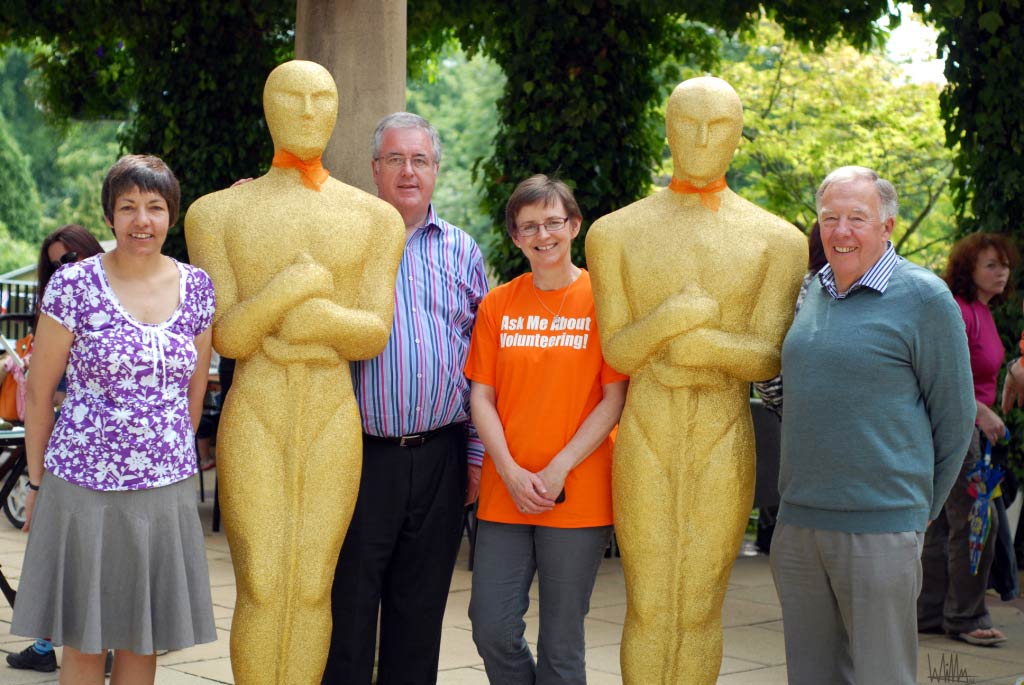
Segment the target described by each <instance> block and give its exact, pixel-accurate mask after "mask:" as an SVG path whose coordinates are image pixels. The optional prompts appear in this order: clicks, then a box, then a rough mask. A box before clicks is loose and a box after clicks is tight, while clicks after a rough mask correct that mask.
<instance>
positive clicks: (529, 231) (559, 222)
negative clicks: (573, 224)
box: [516, 216, 569, 238]
mask: <svg viewBox="0 0 1024 685" xmlns="http://www.w3.org/2000/svg"><path fill="white" fill-rule="evenodd" d="M567 221H569V217H567V216H551V217H548V218H547V219H546V220H545V221H544V223H542V224H523V225H522V226H516V235H521V236H523V237H524V238H529V237H530V236H533V235H537V233H538V231H540V227H541V226H543V227H544V228H546V229H547V231H548V233H554V232H556V231H561V230H562V229H563V228H565V224H566V222H567Z"/></svg>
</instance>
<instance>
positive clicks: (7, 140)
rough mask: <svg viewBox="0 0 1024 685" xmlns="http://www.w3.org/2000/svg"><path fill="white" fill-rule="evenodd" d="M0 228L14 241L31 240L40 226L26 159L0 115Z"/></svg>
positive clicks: (37, 200) (33, 183) (36, 196)
mask: <svg viewBox="0 0 1024 685" xmlns="http://www.w3.org/2000/svg"><path fill="white" fill-rule="evenodd" d="M0 178H2V179H3V183H2V184H0V225H3V226H4V227H5V229H6V232H7V234H8V235H9V236H10V237H11V238H13V239H14V240H22V241H24V240H31V239H32V238H34V236H35V232H36V229H37V227H38V226H39V207H38V205H39V196H38V194H37V192H36V184H35V181H33V180H32V174H31V173H30V172H29V165H28V159H26V158H25V155H23V154H22V153H21V149H20V148H19V147H18V143H17V141H15V140H14V138H12V137H11V135H10V132H9V130H8V127H7V122H6V119H5V117H4V116H3V114H0Z"/></svg>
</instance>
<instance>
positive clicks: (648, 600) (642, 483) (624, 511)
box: [613, 385, 754, 685]
mask: <svg viewBox="0 0 1024 685" xmlns="http://www.w3.org/2000/svg"><path fill="white" fill-rule="evenodd" d="M630 393H631V399H630V403H629V404H627V408H626V411H625V412H624V413H623V419H622V422H621V423H620V429H619V437H618V441H617V443H616V446H615V462H614V469H615V473H614V481H613V482H614V487H615V512H616V524H615V525H616V535H617V537H618V539H619V544H620V547H621V549H622V561H623V569H624V571H625V574H626V589H627V600H628V606H627V613H626V624H625V626H624V628H623V641H622V652H621V662H622V674H623V680H624V682H626V683H637V684H639V683H644V684H645V685H646V684H647V683H665V684H666V685H668V684H674V683H683V682H685V683H693V684H695V685H700V684H702V683H714V682H715V680H716V678H717V676H718V671H719V668H720V664H721V654H722V634H721V607H722V602H723V600H724V598H725V590H726V586H727V584H728V579H729V573H730V570H731V568H732V565H733V563H734V561H735V557H736V553H737V551H738V549H739V545H740V543H741V542H742V538H743V531H744V529H745V524H746V520H747V517H748V516H749V514H750V507H751V505H752V499H753V468H754V459H753V441H752V430H751V428H750V425H749V419H746V420H745V421H744V420H743V418H742V417H739V416H734V417H731V418H730V417H727V416H723V415H722V413H721V406H720V405H718V406H716V407H715V410H716V412H717V413H716V414H714V415H712V414H710V413H709V412H706V411H702V408H701V397H700V396H699V395H695V394H692V393H691V392H690V391H685V390H676V391H669V390H667V389H664V388H660V387H659V386H648V387H644V386H642V385H634V386H633V387H631V388H630ZM659 406H660V407H668V408H669V410H670V415H671V416H674V417H679V419H678V421H676V422H675V423H671V425H672V426H673V427H674V428H675V430H672V429H671V428H667V426H669V425H670V422H665V421H663V420H662V421H654V420H652V418H651V416H650V408H652V407H659ZM708 406H710V405H708ZM643 407H647V410H646V411H647V415H644V414H642V413H641V412H642V411H643V409H642V408H643ZM659 415H660V416H662V417H663V416H664V415H663V414H659ZM744 436H746V440H744ZM743 445H746V447H743ZM659 450H660V452H659Z"/></svg>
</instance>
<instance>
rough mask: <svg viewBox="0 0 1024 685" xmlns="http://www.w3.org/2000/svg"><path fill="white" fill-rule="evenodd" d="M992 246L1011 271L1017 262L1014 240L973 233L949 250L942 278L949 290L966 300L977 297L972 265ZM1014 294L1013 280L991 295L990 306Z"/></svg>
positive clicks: (994, 235)
mask: <svg viewBox="0 0 1024 685" xmlns="http://www.w3.org/2000/svg"><path fill="white" fill-rule="evenodd" d="M990 247H991V248H993V249H994V250H995V251H996V254H997V255H999V259H1001V260H1002V262H1003V264H1005V265H1006V266H1008V267H1010V269H1011V270H1012V269H1013V268H1014V267H1015V266H1016V265H1017V248H1015V247H1014V246H1013V242H1012V241H1011V240H1010V239H1009V238H1007V237H1006V236H1005V235H1003V234H1001V233H972V234H970V235H968V236H965V237H963V238H961V239H960V240H958V241H956V244H955V245H953V250H952V251H951V252H950V253H949V261H948V262H947V263H946V271H945V272H944V273H943V274H942V278H943V280H945V281H946V285H948V286H949V289H950V291H952V293H953V294H954V295H956V296H957V297H960V298H962V299H964V300H966V301H967V302H973V301H974V300H976V299H978V288H977V286H976V285H974V268H975V267H976V266H977V265H978V257H979V255H981V253H982V252H984V251H985V250H987V249H988V248H990ZM1012 293H1013V280H1012V279H1011V280H1009V281H1007V283H1006V289H1005V290H1003V292H1002V293H1000V294H999V295H996V296H995V297H993V298H992V299H991V300H990V301H989V304H990V305H997V304H1000V303H1001V302H1004V301H1005V300H1006V298H1007V297H1009V296H1010V295H1011V294H1012Z"/></svg>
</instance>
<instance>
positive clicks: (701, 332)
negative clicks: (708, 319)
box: [667, 328, 716, 368]
mask: <svg viewBox="0 0 1024 685" xmlns="http://www.w3.org/2000/svg"><path fill="white" fill-rule="evenodd" d="M715 351H716V350H715V343H714V341H713V340H712V339H711V336H710V335H709V331H708V329H707V328H697V329H695V330H692V331H689V332H688V333H684V334H682V335H680V336H679V337H677V338H674V339H673V340H672V341H670V342H669V344H668V349H667V356H668V361H669V363H670V364H672V365H673V366H688V367H694V368H696V367H705V368H706V367H708V366H714V365H715Z"/></svg>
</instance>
